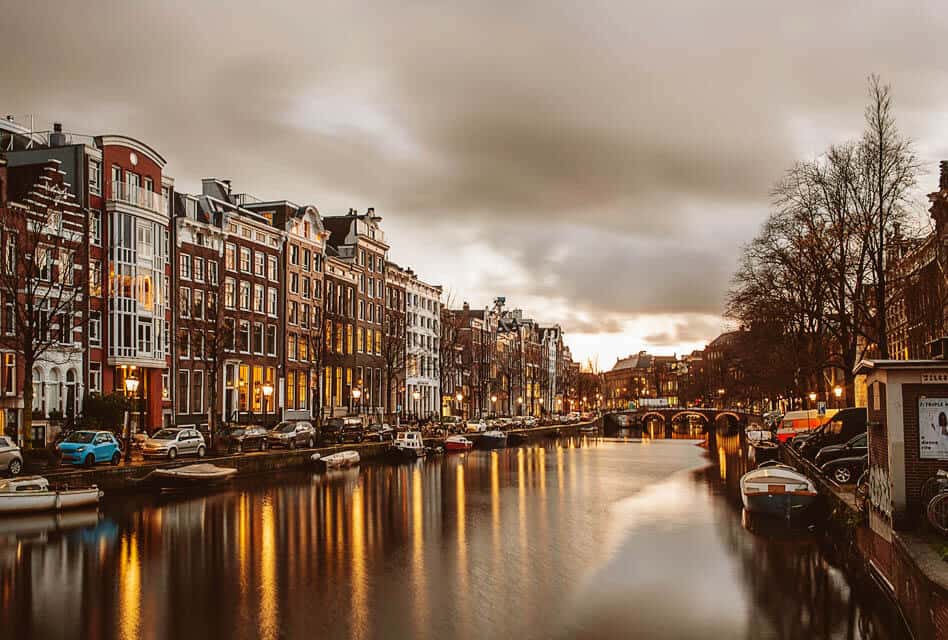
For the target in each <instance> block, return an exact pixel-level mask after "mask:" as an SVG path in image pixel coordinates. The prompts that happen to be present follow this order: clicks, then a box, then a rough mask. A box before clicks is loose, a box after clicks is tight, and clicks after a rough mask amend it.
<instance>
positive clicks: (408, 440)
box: [392, 431, 425, 459]
mask: <svg viewBox="0 0 948 640" xmlns="http://www.w3.org/2000/svg"><path fill="white" fill-rule="evenodd" d="M392 453H393V454H394V455H395V456H397V457H400V458H408V459H414V458H421V457H422V456H424V455H425V443H424V441H423V440H422V438H421V432H420V431H402V432H401V433H399V434H398V435H397V436H395V442H393V443H392Z"/></svg>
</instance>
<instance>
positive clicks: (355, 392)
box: [352, 387, 362, 414]
mask: <svg viewBox="0 0 948 640" xmlns="http://www.w3.org/2000/svg"><path fill="white" fill-rule="evenodd" d="M361 398H362V389H360V388H359V387H354V388H353V389H352V399H353V400H355V401H356V413H359V414H361V413H362V402H361Z"/></svg>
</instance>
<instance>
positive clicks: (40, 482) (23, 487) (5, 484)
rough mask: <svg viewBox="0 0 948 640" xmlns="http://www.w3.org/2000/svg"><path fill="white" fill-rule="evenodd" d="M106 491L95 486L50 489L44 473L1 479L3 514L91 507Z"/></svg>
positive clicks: (1, 506)
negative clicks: (60, 489) (42, 474)
mask: <svg viewBox="0 0 948 640" xmlns="http://www.w3.org/2000/svg"><path fill="white" fill-rule="evenodd" d="M102 495H103V494H102V492H101V491H99V488H98V487H96V486H95V485H93V486H91V487H89V488H87V489H64V490H62V491H57V490H55V489H50V488H49V480H47V479H46V478H44V477H42V476H26V477H22V478H8V479H4V480H0V513H5V514H9V513H30V512H34V511H59V510H60V509H76V508H79V507H91V506H95V505H97V504H98V503H99V499H100V498H101V497H102Z"/></svg>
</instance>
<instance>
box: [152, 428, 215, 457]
mask: <svg viewBox="0 0 948 640" xmlns="http://www.w3.org/2000/svg"><path fill="white" fill-rule="evenodd" d="M206 453H207V443H206V442H205V441H204V436H203V435H201V432H200V431H198V430H197V429H191V428H190V427H188V428H180V429H179V428H175V427H168V428H165V429H161V430H160V431H157V432H155V433H154V434H153V435H152V436H151V437H150V438H148V440H146V441H145V444H143V445H142V456H143V457H145V458H168V459H169V460H174V459H175V458H177V457H178V456H197V457H198V458H203V457H204V454H206Z"/></svg>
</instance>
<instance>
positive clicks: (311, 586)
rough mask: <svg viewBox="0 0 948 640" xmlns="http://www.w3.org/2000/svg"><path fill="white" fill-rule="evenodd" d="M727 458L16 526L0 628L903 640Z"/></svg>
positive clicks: (276, 489)
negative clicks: (771, 519) (747, 498)
mask: <svg viewBox="0 0 948 640" xmlns="http://www.w3.org/2000/svg"><path fill="white" fill-rule="evenodd" d="M718 444H719V445H720V447H721V450H720V451H716V452H714V453H713V454H712V455H714V457H715V458H718V459H720V460H721V461H722V462H723V464H721V465H720V468H721V469H722V470H724V472H719V471H718V468H716V467H713V466H712V467H705V465H706V462H705V461H706V454H705V452H704V450H702V449H700V448H698V447H696V446H694V444H693V443H690V442H680V441H678V442H672V441H666V442H662V441H654V442H650V441H648V440H645V441H641V442H621V441H610V440H606V439H600V438H595V437H592V438H585V437H584V438H570V439H562V440H559V441H557V440H544V441H541V442H536V443H531V444H530V445H527V446H524V447H519V448H511V449H507V450H499V451H474V452H470V453H468V454H463V455H447V456H441V457H432V458H431V459H429V460H426V461H423V462H419V463H413V464H403V465H389V464H378V465H374V464H370V465H363V467H362V468H361V469H350V470H345V471H336V472H332V473H325V474H312V473H303V472H300V473H295V474H285V475H282V476H280V477H277V478H273V477H260V478H251V479H246V480H240V481H238V482H237V483H235V485H234V486H233V487H232V488H230V489H228V490H225V491H221V492H220V493H217V494H212V495H208V496H188V495H179V496H170V497H161V498H148V499H144V500H136V501H129V502H122V503H110V504H106V506H105V508H104V509H103V513H102V514H101V515H100V514H92V517H91V519H90V516H89V514H85V515H84V516H80V515H79V514H77V518H78V519H77V520H76V521H75V526H74V527H72V528H69V527H66V526H65V525H64V521H63V520H62V519H59V520H57V519H52V520H49V519H44V520H43V521H42V522H40V523H35V522H32V523H29V524H26V523H24V524H23V525H22V527H21V529H20V530H19V532H17V530H16V529H15V527H14V526H13V524H11V522H10V521H0V629H3V630H4V637H11V638H73V637H90V638H104V639H110V638H123V639H124V638H137V637H150V638H164V637H173V638H181V639H183V640H190V639H192V638H195V639H197V638H201V639H202V640H203V639H205V638H278V637H280V638H284V637H285V638H297V637H300V638H302V637H315V636H318V637H338V638H388V637H413V638H424V637H431V638H457V637H468V638H481V637H518V638H524V639H529V638H549V637H590V638H592V637H615V636H619V635H621V636H624V637H633V638H634V637H641V638H646V637H648V638H653V637H654V638H662V637H674V638H682V637H683V638H687V637H701V638H704V637H711V636H716V637H776V638H808V637H851V638H865V637H882V638H885V637H897V634H895V632H893V631H892V629H893V627H892V626H891V624H892V623H891V621H889V620H887V619H884V618H882V617H880V616H879V615H878V614H870V613H868V612H869V611H870V610H871V607H870V606H868V603H869V602H871V601H870V600H867V599H866V598H867V596H866V595H865V593H864V592H863V591H861V590H860V589H856V588H853V586H852V585H851V584H850V583H849V581H848V580H847V578H846V576H845V575H844V574H843V573H842V572H841V571H839V570H838V569H837V568H835V565H834V563H833V561H832V559H831V558H828V557H827V556H826V555H825V552H824V551H822V550H821V547H820V546H819V545H817V544H816V541H815V540H814V539H813V537H812V536H811V535H810V534H809V533H808V532H806V531H803V532H799V531H797V532H793V533H792V535H790V536H785V535H783V534H782V533H781V532H779V531H778V532H776V533H773V532H767V531H763V532H761V531H760V530H758V529H756V528H754V527H752V526H749V528H745V526H743V525H742V520H741V511H740V504H739V499H737V500H736V494H735V493H734V491H733V487H734V486H736V482H737V478H739V477H740V473H741V470H742V465H744V463H743V462H742V461H741V459H740V456H739V455H735V453H739V443H736V444H735V443H733V442H731V441H730V440H729V439H728V438H727V437H725V438H722V439H720V440H719V442H718ZM722 456H723V457H722ZM693 469H701V471H697V472H696V471H693ZM735 500H736V501H735ZM82 518H85V519H84V520H83V519H82ZM749 529H750V530H749ZM11 531H12V533H11ZM870 597H871V596H870ZM887 625H888V626H887ZM8 633H9V635H7V634H8ZM709 634H710V635H709ZM872 634H874V635H872ZM887 634H888V635H887Z"/></svg>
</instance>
